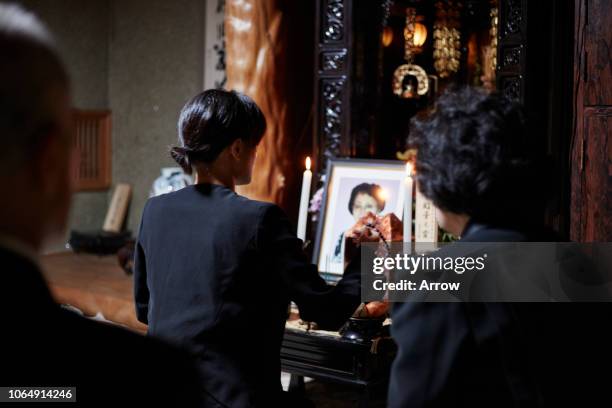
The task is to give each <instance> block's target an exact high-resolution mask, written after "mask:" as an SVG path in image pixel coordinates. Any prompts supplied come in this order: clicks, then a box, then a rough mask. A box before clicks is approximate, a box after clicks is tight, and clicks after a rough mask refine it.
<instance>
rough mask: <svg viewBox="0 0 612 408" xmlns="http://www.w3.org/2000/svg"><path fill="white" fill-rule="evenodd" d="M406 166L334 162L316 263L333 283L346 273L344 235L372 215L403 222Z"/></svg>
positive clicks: (325, 195) (364, 161)
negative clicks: (360, 220)
mask: <svg viewBox="0 0 612 408" xmlns="http://www.w3.org/2000/svg"><path fill="white" fill-rule="evenodd" d="M405 178H406V169H405V163H404V162H402V161H394V160H367V159H330V160H329V164H328V167H327V173H326V177H325V185H324V190H323V201H322V203H321V213H320V215H319V223H318V226H317V234H316V237H315V245H314V248H313V263H315V264H316V265H317V267H318V269H319V272H320V273H321V275H322V276H323V277H324V278H325V279H327V280H329V281H332V282H333V281H337V280H339V279H340V278H341V277H342V274H343V273H344V235H345V232H346V231H347V230H348V229H349V228H351V227H352V226H353V225H354V224H355V222H357V220H358V219H359V218H361V217H362V216H364V215H365V214H367V212H368V211H371V212H372V213H374V214H377V215H384V214H388V213H391V212H393V213H395V215H396V216H397V217H398V218H399V219H401V218H402V211H403V205H404V199H405V197H404V196H405V192H406V189H405V188H404V183H405Z"/></svg>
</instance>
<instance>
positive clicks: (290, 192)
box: [225, 0, 314, 215]
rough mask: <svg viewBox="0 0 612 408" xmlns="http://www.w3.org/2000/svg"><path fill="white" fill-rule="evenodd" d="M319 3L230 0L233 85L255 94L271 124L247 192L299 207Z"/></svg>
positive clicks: (228, 18)
mask: <svg viewBox="0 0 612 408" xmlns="http://www.w3.org/2000/svg"><path fill="white" fill-rule="evenodd" d="M313 19H314V4H312V2H310V1H304V2H303V1H293V0H227V1H226V4H225V35H226V37H225V38H226V62H227V80H228V82H227V89H235V90H237V91H240V92H244V93H245V94H247V95H249V96H250V97H252V98H253V99H254V100H255V102H256V103H257V104H258V105H259V106H260V108H261V109H262V111H263V112H264V115H265V116H266V120H267V123H268V128H267V131H266V134H265V136H264V138H263V140H262V142H261V144H260V146H259V151H258V156H257V159H256V161H255V171H254V174H253V180H252V182H251V184H250V185H248V186H242V187H238V189H237V190H238V192H239V193H240V194H243V195H245V196H247V197H250V198H253V199H258V200H263V201H269V202H274V203H277V204H279V205H280V206H281V207H283V208H284V209H285V210H286V211H287V212H288V213H290V215H293V214H295V213H296V212H297V209H296V208H295V207H296V204H297V195H298V194H299V191H298V189H299V180H300V177H301V174H302V172H303V167H304V164H303V163H304V159H305V156H306V153H307V152H309V151H310V150H311V137H310V135H311V126H310V117H309V115H310V110H311V105H312V59H313V55H312V31H313V28H314V27H313Z"/></svg>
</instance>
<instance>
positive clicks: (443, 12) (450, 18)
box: [433, 0, 462, 78]
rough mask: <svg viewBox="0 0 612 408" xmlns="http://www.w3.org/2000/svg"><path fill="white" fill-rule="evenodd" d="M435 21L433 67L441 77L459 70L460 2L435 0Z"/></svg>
mask: <svg viewBox="0 0 612 408" xmlns="http://www.w3.org/2000/svg"><path fill="white" fill-rule="evenodd" d="M435 7H436V22H435V23H434V29H433V38H434V45H433V46H434V52H433V58H434V68H435V69H436V71H437V72H438V75H440V77H441V78H446V77H448V76H450V75H452V74H454V73H455V72H457V71H458V70H459V60H460V58H461V51H460V49H461V32H460V31H459V30H460V28H461V23H460V17H461V8H462V4H461V3H460V2H458V1H453V0H445V1H437V2H436V3H435Z"/></svg>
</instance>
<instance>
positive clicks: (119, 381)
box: [0, 4, 203, 406]
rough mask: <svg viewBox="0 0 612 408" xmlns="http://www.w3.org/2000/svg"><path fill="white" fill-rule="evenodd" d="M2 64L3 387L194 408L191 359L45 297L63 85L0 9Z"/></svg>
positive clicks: (57, 216)
mask: <svg viewBox="0 0 612 408" xmlns="http://www.w3.org/2000/svg"><path fill="white" fill-rule="evenodd" d="M0 55H1V57H0V138H1V139H0V145H1V148H0V167H1V169H0V185H2V187H3V188H4V191H5V192H4V194H3V195H2V203H1V204H0V269H1V270H2V277H1V279H2V283H1V285H0V316H1V317H0V321H1V322H2V348H1V352H0V386H2V387H41V386H57V387H76V393H75V395H74V396H75V397H76V401H77V404H76V405H81V406H111V405H115V404H120V403H128V404H131V405H135V406H146V405H153V404H156V405H157V404H159V405H160V406H201V405H202V404H201V399H203V397H200V394H202V392H201V391H200V383H199V380H198V374H197V371H196V370H195V368H194V366H193V365H192V362H191V359H190V357H189V356H187V355H185V354H183V353H182V352H179V351H177V350H175V349H174V348H171V347H170V346H167V345H165V344H163V343H161V342H158V341H155V340H153V339H148V338H145V337H143V336H139V335H137V334H134V333H131V332H128V331H126V330H123V329H120V328H117V327H111V326H108V325H104V324H100V323H97V322H94V321H91V320H88V319H85V318H82V317H80V316H78V315H76V314H74V313H72V312H69V311H66V310H64V309H61V308H60V307H59V306H58V305H56V304H55V303H54V301H53V299H52V298H51V295H50V292H49V290H48V288H47V286H46V283H45V281H44V279H43V276H42V275H41V272H40V266H39V264H38V259H37V258H38V257H37V252H38V251H39V250H40V248H41V247H42V246H43V244H44V243H45V241H46V240H47V239H50V238H52V237H54V236H61V235H63V230H64V227H65V224H66V218H67V214H68V209H69V203H70V196H71V191H70V190H71V180H70V176H71V154H72V128H71V126H72V125H71V109H70V95H69V80H68V76H67V74H66V71H65V69H64V66H63V65H62V62H61V61H60V59H59V57H58V56H57V54H56V51H55V47H54V45H53V42H52V40H51V39H50V36H49V34H48V33H47V31H46V30H45V28H44V27H43V26H42V25H41V23H39V22H38V21H37V19H36V18H35V17H34V16H33V15H31V14H29V13H27V12H25V11H24V10H22V9H21V8H19V7H17V6H11V5H4V4H0ZM73 405H74V404H73Z"/></svg>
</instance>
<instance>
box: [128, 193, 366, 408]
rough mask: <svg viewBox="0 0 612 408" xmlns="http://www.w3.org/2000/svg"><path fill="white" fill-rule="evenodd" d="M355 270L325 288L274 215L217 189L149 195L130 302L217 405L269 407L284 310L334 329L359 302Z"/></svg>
mask: <svg viewBox="0 0 612 408" xmlns="http://www.w3.org/2000/svg"><path fill="white" fill-rule="evenodd" d="M359 273H360V271H359V268H358V265H356V263H355V264H351V265H349V267H348V268H347V271H346V273H345V275H344V279H343V280H341V281H340V282H339V283H338V284H337V286H328V285H327V284H326V282H325V281H324V280H323V279H322V278H321V277H320V276H319V274H318V272H317V269H316V267H315V266H314V265H312V264H310V263H309V262H308V261H307V259H306V256H305V255H304V253H303V251H302V241H301V240H300V239H298V238H297V237H296V235H295V233H294V228H293V226H292V225H291V223H290V222H289V221H288V219H287V218H286V216H285V215H284V213H283V212H282V210H281V209H280V208H279V207H278V206H276V205H273V204H270V203H264V202H259V201H254V200H250V199H247V198H245V197H242V196H240V195H238V194H236V193H235V192H234V191H232V190H230V189H228V188H226V187H224V186H220V185H216V184H198V185H193V186H189V187H186V188H184V189H182V190H179V191H177V192H174V193H169V194H165V195H161V196H158V197H154V198H151V199H150V200H149V201H148V202H147V204H146V206H145V209H144V213H143V217H142V223H141V227H140V232H139V237H138V242H137V245H136V259H135V297H136V309H137V315H138V318H139V320H140V321H142V322H144V323H147V324H148V325H149V330H148V334H149V335H151V336H157V337H160V338H163V339H165V340H168V341H170V342H171V343H174V344H177V345H180V346H182V347H184V348H186V349H188V350H190V351H191V352H193V353H194V355H195V356H196V358H197V360H198V365H199V367H200V371H201V374H202V376H203V386H204V387H205V390H206V391H207V392H208V393H209V394H211V395H213V396H214V398H215V399H216V400H217V402H218V403H219V405H220V406H231V407H245V406H271V405H270V404H271V403H274V402H275V401H276V399H277V398H279V397H280V395H281V388H280V356H279V354H280V347H281V341H282V336H283V333H284V325H285V321H286V318H287V308H288V305H289V302H290V301H294V302H295V303H296V304H297V305H298V307H299V309H300V314H301V317H302V318H303V319H305V320H309V321H316V322H317V323H318V324H319V325H320V326H321V327H322V328H329V329H337V328H339V327H340V326H341V325H342V323H343V322H344V321H346V320H347V319H348V318H349V317H350V315H351V313H352V312H353V311H354V309H355V308H356V307H357V306H358V304H359Z"/></svg>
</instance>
